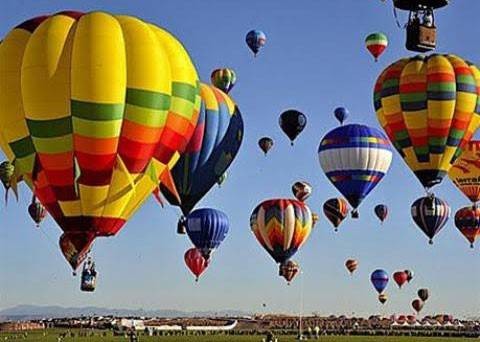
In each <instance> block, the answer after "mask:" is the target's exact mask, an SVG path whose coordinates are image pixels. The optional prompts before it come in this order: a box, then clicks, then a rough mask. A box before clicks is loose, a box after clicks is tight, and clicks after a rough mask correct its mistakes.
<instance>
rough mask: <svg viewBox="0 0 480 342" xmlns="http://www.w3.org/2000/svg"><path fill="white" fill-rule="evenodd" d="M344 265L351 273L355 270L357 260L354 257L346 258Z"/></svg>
mask: <svg viewBox="0 0 480 342" xmlns="http://www.w3.org/2000/svg"><path fill="white" fill-rule="evenodd" d="M345 267H346V268H347V270H348V272H350V274H353V272H355V270H356V269H357V268H358V261H357V260H355V259H348V260H347V261H345Z"/></svg>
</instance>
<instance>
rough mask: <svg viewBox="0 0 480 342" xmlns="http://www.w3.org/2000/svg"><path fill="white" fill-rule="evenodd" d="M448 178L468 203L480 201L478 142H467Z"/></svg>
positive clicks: (479, 155)
mask: <svg viewBox="0 0 480 342" xmlns="http://www.w3.org/2000/svg"><path fill="white" fill-rule="evenodd" d="M448 176H449V177H450V179H451V180H452V182H453V184H455V185H456V186H457V188H459V189H460V191H461V192H462V193H463V194H464V195H465V196H467V197H468V199H469V200H470V201H472V202H473V203H475V202H478V201H479V200H480V140H470V141H469V142H468V144H467V145H466V146H465V148H464V150H463V152H462V154H461V155H460V157H458V158H457V160H456V161H455V163H454V164H453V166H452V167H451V168H450V171H448Z"/></svg>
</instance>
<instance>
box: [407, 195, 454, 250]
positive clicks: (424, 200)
mask: <svg viewBox="0 0 480 342" xmlns="http://www.w3.org/2000/svg"><path fill="white" fill-rule="evenodd" d="M411 212H412V218H413V220H414V221H415V223H416V224H417V226H418V227H419V228H420V229H421V230H422V231H423V232H424V233H425V235H427V237H428V238H429V243H430V244H433V238H434V237H435V235H437V234H438V233H439V232H440V230H442V228H443V227H444V226H445V224H446V223H447V221H448V218H449V216H450V207H449V206H448V203H447V202H445V201H444V200H442V199H440V198H438V197H434V196H433V195H429V196H426V197H421V198H419V199H417V200H416V201H415V202H413V204H412V207H411Z"/></svg>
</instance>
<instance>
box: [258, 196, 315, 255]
mask: <svg viewBox="0 0 480 342" xmlns="http://www.w3.org/2000/svg"><path fill="white" fill-rule="evenodd" d="M250 227H251V229H252V232H253V233H254V235H255V237H256V238H257V240H258V242H259V243H260V244H261V245H262V247H263V248H264V249H265V250H266V251H267V252H268V254H270V256H271V257H272V258H273V259H274V260H275V262H277V263H279V264H283V263H285V262H286V261H287V260H289V259H290V258H291V257H292V256H293V255H294V254H295V253H296V252H297V251H298V250H299V249H300V247H302V245H303V244H304V243H305V242H306V241H307V239H308V237H309V236H310V232H311V230H312V212H311V211H310V208H309V207H308V206H307V205H306V204H305V203H304V202H301V201H298V200H293V199H270V200H266V201H263V202H262V203H260V204H259V205H258V206H257V207H256V208H255V209H254V210H253V212H252V215H251V216H250Z"/></svg>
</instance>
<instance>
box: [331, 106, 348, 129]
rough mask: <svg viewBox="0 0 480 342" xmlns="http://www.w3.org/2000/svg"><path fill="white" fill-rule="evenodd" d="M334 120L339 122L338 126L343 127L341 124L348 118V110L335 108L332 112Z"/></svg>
mask: <svg viewBox="0 0 480 342" xmlns="http://www.w3.org/2000/svg"><path fill="white" fill-rule="evenodd" d="M333 114H334V115H335V118H336V119H337V120H338V122H340V125H343V122H344V121H345V120H346V119H347V118H348V114H349V112H348V109H347V108H344V107H337V108H335V111H334V112H333Z"/></svg>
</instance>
